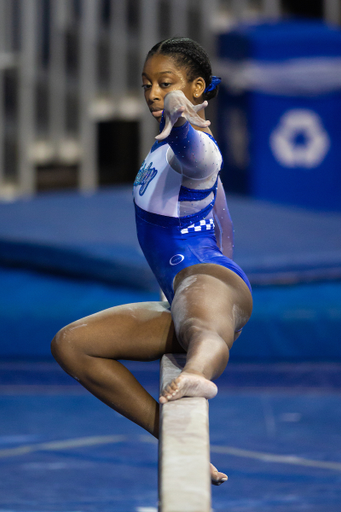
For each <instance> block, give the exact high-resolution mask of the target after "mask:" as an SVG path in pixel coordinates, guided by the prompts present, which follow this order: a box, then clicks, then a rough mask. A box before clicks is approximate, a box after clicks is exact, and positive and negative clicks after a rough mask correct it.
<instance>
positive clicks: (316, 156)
mask: <svg viewBox="0 0 341 512" xmlns="http://www.w3.org/2000/svg"><path fill="white" fill-rule="evenodd" d="M270 147H271V149H272V152H273V154H274V156H275V158H276V159H277V161H278V162H279V163H280V164H281V165H282V166H283V167H291V168H292V167H305V168H307V169H312V168H314V167H317V166H319V165H320V164H321V162H322V161H323V159H324V158H325V156H326V154H327V153H328V151H329V148H330V139H329V135H328V133H327V132H326V130H325V129H324V127H323V124H322V120H321V118H320V117H319V116H318V115H317V114H316V112H314V111H312V110H307V109H292V110H288V111H287V112H285V114H283V116H282V117H281V118H280V120H279V124H278V126H277V127H276V128H275V129H274V131H273V132H272V133H271V135H270Z"/></svg>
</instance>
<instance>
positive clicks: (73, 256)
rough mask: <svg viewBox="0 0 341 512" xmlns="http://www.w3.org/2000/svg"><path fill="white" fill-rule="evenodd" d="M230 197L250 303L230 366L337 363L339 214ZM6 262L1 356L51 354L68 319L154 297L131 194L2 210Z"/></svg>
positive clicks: (117, 191) (1, 253)
mask: <svg viewBox="0 0 341 512" xmlns="http://www.w3.org/2000/svg"><path fill="white" fill-rule="evenodd" d="M228 199H229V201H228V202H229V206H230V210H231V214H232V217H233V219H234V225H235V230H236V232H235V245H236V249H235V259H236V261H237V262H238V263H239V264H241V266H242V267H243V268H244V269H245V270H246V272H247V274H248V275H249V277H250V280H251V282H252V283H253V296H254V311H253V315H252V318H251V321H250V322H249V323H248V325H247V326H246V327H245V329H244V332H243V335H242V337H241V338H240V339H239V340H238V343H236V344H235V346H234V347H233V350H232V354H231V357H232V358H233V359H234V360H236V361H237V360H244V361H246V360H250V361H257V360H260V361H263V360H269V361H277V360H286V361H297V360H306V359H309V360H317V361H318V360H321V359H322V360H336V359H337V360H341V345H340V343H339V341H338V340H339V333H340V331H341V279H339V278H340V277H341V236H340V232H341V214H336V213H323V212H318V213H317V212H312V211H306V210H303V209H298V208H288V207H284V206H279V205H273V204H270V203H264V202H260V201H255V200H252V199H250V198H241V197H232V196H231V197H229V198H228ZM0 265H1V266H0V287H1V290H2V293H1V294H0V306H1V307H0V321H1V325H2V334H1V339H0V357H33V358H35V357H50V349H49V344H50V340H51V338H52V337H53V336H54V334H55V333H56V332H57V331H58V330H59V329H60V328H61V327H63V326H64V325H66V324H68V323H70V322H72V321H73V320H76V319H78V318H81V317H83V316H86V315H89V314H92V313H95V312H97V311H100V310H102V309H105V308H109V307H111V306H115V305H118V304H125V303H129V302H141V301H150V300H158V299H159V289H158V286H157V283H156V281H155V279H154V277H153V275H152V273H151V271H150V270H149V268H148V266H147V264H146V262H145V259H144V257H143V255H142V253H141V251H140V249H139V247H138V242H137V239H136V234H135V226H134V210H133V204H132V197H131V187H130V186H128V187H127V186H119V187H115V188H110V189H102V190H99V191H98V192H96V193H95V194H92V195H87V196H85V195H80V194H78V193H76V192H60V193H46V194H42V195H39V196H36V197H34V198H32V199H25V200H23V199H22V200H19V201H15V202H13V203H8V204H5V203H2V204H0ZM283 284H285V286H283ZM19 319H20V321H19Z"/></svg>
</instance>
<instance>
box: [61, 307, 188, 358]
mask: <svg viewBox="0 0 341 512" xmlns="http://www.w3.org/2000/svg"><path fill="white" fill-rule="evenodd" d="M168 308H169V305H168V302H141V303H136V304H127V305H123V306H116V307H113V308H109V309H106V310H104V311H100V312H99V313H95V314H93V315H90V316H87V317H84V318H82V319H81V320H77V321H76V322H73V323H72V324H70V325H68V326H66V327H64V328H63V329H62V330H61V331H60V332H59V333H58V334H57V336H56V337H55V339H54V341H53V342H52V352H53V353H58V352H60V351H61V350H63V348H62V346H63V347H64V349H65V350H67V351H70V350H72V351H75V352H77V353H79V354H80V355H86V356H92V357H103V358H110V359H127V360H137V361H152V360H155V359H159V358H160V357H161V356H162V355H163V354H165V353H167V352H175V353H183V352H184V350H183V348H182V347H181V346H180V344H179V343H178V341H177V339H176V336H175V333H174V325H173V321H172V316H171V313H170V311H169V309H168Z"/></svg>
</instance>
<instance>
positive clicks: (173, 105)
mask: <svg viewBox="0 0 341 512" xmlns="http://www.w3.org/2000/svg"><path fill="white" fill-rule="evenodd" d="M207 105H208V102H207V101H204V102H203V103H200V105H193V104H192V103H191V102H190V101H189V99H188V98H186V96H185V95H184V93H183V92H182V91H171V92H169V93H168V94H166V96H165V100H164V112H163V115H164V117H165V126H164V129H163V130H162V132H161V133H160V134H159V135H157V136H156V137H155V138H156V140H163V139H165V138H166V137H168V135H169V134H170V132H171V131H172V128H173V126H174V125H175V123H176V122H177V120H178V119H179V117H184V118H185V119H187V120H188V121H189V122H190V123H191V124H194V126H199V127H200V128H207V127H208V126H209V125H210V124H211V122H210V121H205V120H204V119H202V117H200V116H199V115H198V112H199V111H200V110H202V109H203V108H206V107H207Z"/></svg>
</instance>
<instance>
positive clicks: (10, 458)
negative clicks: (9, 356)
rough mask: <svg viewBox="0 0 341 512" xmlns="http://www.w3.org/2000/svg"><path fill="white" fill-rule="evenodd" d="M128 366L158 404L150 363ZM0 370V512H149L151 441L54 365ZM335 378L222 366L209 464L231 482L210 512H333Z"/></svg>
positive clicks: (325, 370) (340, 472) (338, 413)
mask: <svg viewBox="0 0 341 512" xmlns="http://www.w3.org/2000/svg"><path fill="white" fill-rule="evenodd" d="M128 366H129V368H130V370H131V371H133V373H134V374H135V375H136V377H137V378H138V379H139V380H140V382H141V383H142V384H143V385H144V386H145V387H146V388H147V389H148V391H149V392H150V393H151V394H152V395H153V396H157V390H158V374H159V365H158V363H157V362H153V363H142V364H141V363H132V362H129V363H128ZM0 371H1V372H0V375H1V376H2V377H1V380H0V408H1V411H2V421H1V423H0V467H1V470H2V471H1V479H0V512H5V511H6V512H99V511H101V512H156V511H157V509H156V507H157V444H156V442H155V440H154V439H153V438H152V437H151V436H149V435H147V434H146V433H145V432H144V431H143V430H142V429H140V428H139V427H137V426H136V425H134V424H132V423H130V422H129V421H127V420H126V419H124V418H122V417H121V416H120V415H118V414H117V413H115V412H113V411H111V410H110V409H109V408H108V407H106V406H105V405H104V404H102V403H101V402H99V401H98V400H97V399H95V398H94V397H92V396H91V395H90V394H89V393H88V392H86V391H85V390H84V389H83V388H82V387H81V386H80V385H79V384H78V383H77V382H75V381H73V380H72V379H71V378H70V377H68V376H67V375H64V374H63V373H62V371H61V370H60V369H59V367H58V366H57V365H56V364H53V363H48V362H44V363H35V362H32V363H30V364H28V363H23V362H22V363H18V362H13V363H0ZM307 372H308V373H310V375H311V376H312V375H314V374H316V375H319V376H320V377H318V378H316V380H314V379H312V378H309V379H307V375H308V373H307ZM340 374H341V367H340V364H339V365H337V364H333V365H318V364H316V365H311V364H310V365H264V364H262V365H229V366H228V367H227V370H226V372H225V374H224V376H223V377H221V378H220V379H219V381H218V386H219V393H218V395H217V397H216V398H215V399H213V400H211V401H210V437H211V458H212V462H213V463H214V464H216V465H217V466H218V467H219V468H220V469H221V470H222V471H225V472H226V473H227V474H228V475H229V481H228V482H227V483H226V484H223V485H222V486H220V487H218V488H213V489H212V494H213V496H212V498H213V510H214V512H226V511H230V510H231V511H233V512H264V511H265V512H270V511H271V512H299V511H309V512H339V510H340V502H341V434H340V422H341V394H340V391H341V388H340V379H339V377H337V378H336V376H337V375H339V376H340ZM13 375H17V380H14V379H13ZM245 375H248V382H247V384H246V383H245ZM267 375H268V376H269V378H267ZM335 378H336V380H335ZM266 382H268V384H266Z"/></svg>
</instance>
